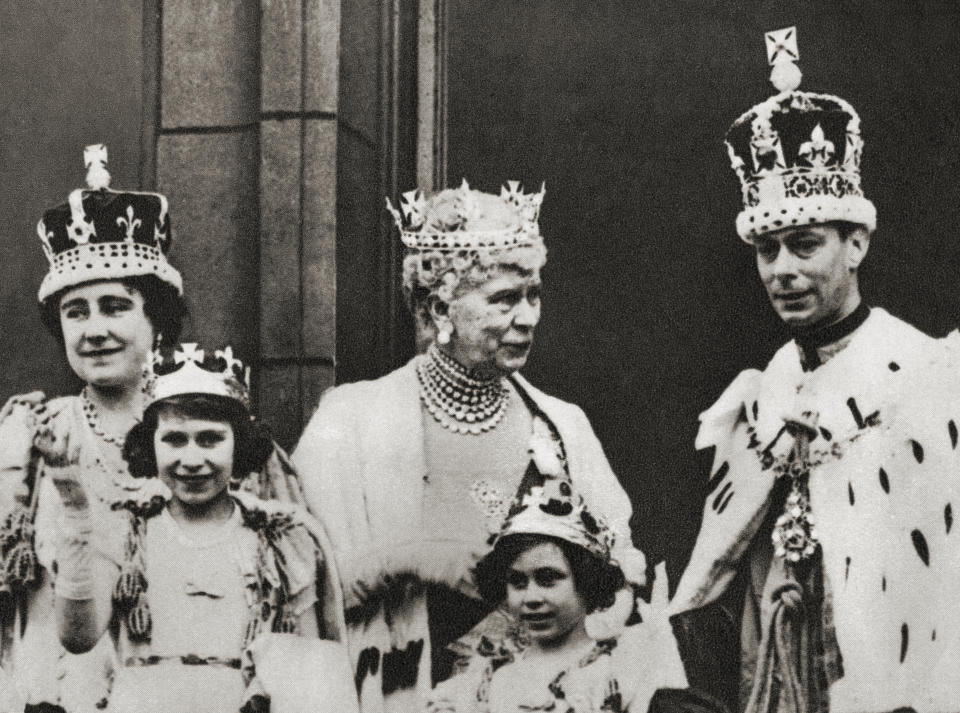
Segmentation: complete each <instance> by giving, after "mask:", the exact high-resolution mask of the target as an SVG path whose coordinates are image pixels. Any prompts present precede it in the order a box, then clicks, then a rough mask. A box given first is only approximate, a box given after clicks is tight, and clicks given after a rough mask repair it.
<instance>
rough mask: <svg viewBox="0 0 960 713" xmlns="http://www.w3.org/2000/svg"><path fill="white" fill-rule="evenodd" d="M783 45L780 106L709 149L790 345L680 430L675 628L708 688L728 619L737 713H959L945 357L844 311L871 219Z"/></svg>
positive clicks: (841, 132) (843, 145) (959, 619)
mask: <svg viewBox="0 0 960 713" xmlns="http://www.w3.org/2000/svg"><path fill="white" fill-rule="evenodd" d="M795 37H796V31H795V29H794V28H788V29H786V30H781V31H778V32H774V33H769V34H768V36H767V39H768V52H769V55H770V60H771V64H773V67H774V69H773V74H772V75H771V79H772V80H773V82H774V85H775V86H776V87H777V89H778V93H777V94H776V95H775V96H773V97H771V98H770V99H768V100H766V101H764V102H762V103H760V104H758V105H757V106H755V107H753V108H752V109H751V110H750V111H749V112H747V113H746V114H744V115H743V116H742V117H740V118H739V119H738V120H737V121H736V122H734V124H733V126H732V127H731V128H730V130H729V132H728V134H727V141H726V144H727V149H728V152H729V154H730V158H731V162H732V164H733V168H734V170H735V171H736V173H737V175H738V177H739V178H740V181H741V184H742V189H743V201H744V208H743V211H742V212H741V213H740V215H739V216H738V218H737V232H738V233H739V235H740V237H741V238H742V239H743V240H744V241H745V242H747V243H748V244H750V245H752V246H753V248H754V250H755V253H756V260H757V269H758V272H759V274H760V278H761V280H762V282H763V284H764V286H765V288H766V290H767V293H768V295H769V297H770V300H771V303H772V305H773V307H774V309H775V310H776V312H777V314H778V315H779V316H780V317H781V318H782V319H783V320H784V322H785V323H786V324H787V326H788V327H789V328H790V330H791V331H792V333H793V339H792V340H791V341H790V342H789V343H788V344H786V345H785V346H784V347H782V348H781V349H780V350H779V351H778V352H777V353H776V355H775V356H774V357H773V359H772V360H771V362H770V363H769V364H768V365H767V367H766V369H764V370H763V371H758V370H755V369H750V370H746V371H744V372H742V373H741V374H740V375H739V376H738V377H737V378H736V379H735V380H734V382H733V383H732V384H731V385H730V386H729V387H728V388H727V390H726V391H725V392H724V393H723V395H722V396H721V397H720V399H719V400H718V401H717V402H716V403H715V404H714V405H713V406H712V407H711V408H709V409H708V410H707V411H705V412H704V413H703V414H701V416H700V431H699V433H698V436H697V441H696V446H697V448H698V449H701V450H710V449H712V451H713V467H712V470H711V479H710V482H709V484H708V490H709V494H708V496H707V500H706V504H705V507H704V516H703V523H702V526H701V530H700V534H699V537H698V540H697V542H696V545H695V547H694V551H693V553H692V556H691V560H690V563H689V565H688V567H687V570H686V572H685V573H684V576H683V577H682V579H681V581H680V582H679V584H678V588H677V591H676V594H675V597H674V600H673V602H672V605H671V607H672V610H673V611H674V612H676V613H677V616H675V617H674V623H675V631H676V633H677V635H678V638H679V640H680V642H681V648H682V650H683V652H684V655H685V659H686V663H687V665H688V674H689V676H690V678H691V684H693V685H698V684H699V685H701V686H704V687H710V688H713V690H714V691H717V690H718V689H717V687H716V685H715V682H713V683H712V682H709V681H707V680H706V679H707V677H710V676H712V675H714V674H715V673H716V672H717V670H718V669H719V668H721V667H722V666H723V664H722V663H719V662H724V661H726V662H729V661H730V660H731V658H734V657H731V656H730V651H729V650H727V648H726V647H722V646H717V643H716V642H717V641H718V640H719V641H722V640H724V635H723V634H722V633H720V634H719V635H718V631H717V623H716V622H717V621H718V620H720V621H724V622H738V623H739V624H738V626H735V627H732V628H735V629H736V634H733V635H732V636H733V638H732V639H727V641H732V642H735V643H734V644H733V645H734V646H737V645H738V646H739V650H740V656H739V660H738V665H737V664H735V665H734V666H733V667H732V668H734V669H738V670H735V671H733V673H734V676H735V677H736V678H738V680H737V681H736V683H735V685H734V687H733V688H734V690H736V691H737V693H736V694H734V695H733V696H729V695H728V698H734V699H738V700H736V701H735V702H731V703H732V705H736V707H737V708H738V709H739V710H741V711H747V712H749V713H786V712H792V713H807V712H808V711H809V712H821V711H831V712H833V713H848V712H849V713H867V712H870V713H875V712H880V711H893V710H899V709H912V710H915V711H918V712H919V713H924V712H927V711H930V712H931V713H932V712H935V711H936V712H941V713H942V712H945V711H957V710H960V616H958V614H960V608H958V606H957V605H956V604H955V603H954V602H955V600H956V592H957V591H960V543H958V542H957V541H956V540H957V538H958V537H960V533H958V532H954V528H953V517H954V515H953V513H954V508H955V507H956V505H955V503H956V501H957V499H958V496H960V457H958V453H960V451H958V430H957V429H958V427H957V423H958V421H960V391H958V388H957V386H956V377H955V375H956V367H957V358H956V347H955V344H956V341H957V340H955V339H953V338H948V339H945V340H937V339H934V338H931V337H929V336H927V335H925V334H923V333H921V332H919V331H918V330H916V329H915V328H914V327H912V326H910V325H909V324H906V323H905V322H903V321H901V320H899V319H897V318H896V317H893V316H892V315H890V314H889V313H887V312H886V311H884V310H883V309H880V308H878V307H872V308H871V307H869V306H867V305H866V304H865V303H864V302H863V300H862V299H861V296H860V290H859V283H858V268H859V266H860V264H861V262H862V260H863V259H864V257H865V256H866V253H867V248H868V246H869V243H870V236H871V233H872V232H873V230H874V227H875V222H876V216H875V209H874V206H873V204H872V203H871V202H870V201H869V200H867V199H866V198H865V197H864V195H863V193H862V191H861V187H860V158H861V153H862V146H863V144H862V141H861V139H860V127H859V117H858V116H857V114H856V112H855V111H854V109H853V108H852V107H851V106H850V105H849V104H848V103H847V102H845V101H844V100H842V99H840V98H839V97H836V96H831V95H826V94H814V93H810V92H802V91H798V90H797V87H798V86H799V81H800V74H799V70H798V69H797V67H796V65H795V64H794V63H793V60H795V59H797V50H796V39H795ZM717 614H720V618H719V619H718V618H717ZM706 627H710V630H711V632H712V633H711V636H712V638H713V641H714V648H713V650H710V649H709V648H707V649H706V650H705V647H704V644H703V638H702V636H701V635H702V634H703V632H704V631H706V630H707V629H706ZM720 628H721V630H722V628H723V627H720ZM734 660H736V659H735V658H734ZM730 668H731V667H729V666H728V667H727V670H728V671H729V670H730ZM729 691H730V689H729V688H727V689H726V690H725V691H722V693H725V694H729Z"/></svg>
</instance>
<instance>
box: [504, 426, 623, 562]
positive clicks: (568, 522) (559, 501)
mask: <svg viewBox="0 0 960 713" xmlns="http://www.w3.org/2000/svg"><path fill="white" fill-rule="evenodd" d="M537 430H539V429H536V428H535V433H534V439H533V441H532V442H531V455H532V458H531V460H530V464H529V466H528V468H527V471H526V473H525V474H524V476H523V479H522V480H521V482H520V487H519V488H518V490H517V494H516V497H515V498H514V500H513V502H512V504H511V505H510V510H509V512H508V513H507V517H506V520H504V522H503V526H502V527H501V529H500V532H499V534H498V535H497V536H496V538H495V540H494V543H496V542H497V541H499V540H501V539H503V538H504V537H509V536H511V535H521V534H524V535H547V536H550V537H557V538H559V539H561V540H565V541H567V542H572V543H573V544H575V545H580V546H581V547H583V548H584V549H586V550H587V551H588V552H590V553H592V554H593V555H595V556H597V557H600V558H601V559H604V560H606V559H609V557H610V551H611V549H612V548H613V546H614V544H615V539H616V537H615V533H614V532H613V530H611V529H610V527H609V526H608V525H607V524H606V522H604V520H603V519H602V518H601V517H598V516H594V515H593V514H592V513H591V512H590V510H589V508H588V507H587V504H586V502H585V501H584V499H583V497H582V496H581V495H580V493H578V492H577V491H575V490H574V489H573V484H572V482H571V480H570V475H569V473H568V472H567V469H566V467H565V466H564V465H563V464H564V462H565V459H564V457H563V455H562V454H561V453H559V452H556V446H555V441H554V440H553V439H552V438H550V437H549V435H548V434H545V433H540V434H537V433H536V431H537Z"/></svg>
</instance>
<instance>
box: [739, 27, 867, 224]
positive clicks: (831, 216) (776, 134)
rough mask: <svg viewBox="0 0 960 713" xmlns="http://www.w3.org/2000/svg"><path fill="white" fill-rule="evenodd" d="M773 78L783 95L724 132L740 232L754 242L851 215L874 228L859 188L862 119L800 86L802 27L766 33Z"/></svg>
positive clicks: (851, 219)
mask: <svg viewBox="0 0 960 713" xmlns="http://www.w3.org/2000/svg"><path fill="white" fill-rule="evenodd" d="M766 42H767V57H768V60H769V63H770V65H772V67H773V70H772V71H771V74H770V80H771V82H772V83H773V85H774V87H775V88H776V89H777V90H778V93H777V94H775V95H774V96H772V97H770V98H769V99H767V100H766V101H764V102H761V103H760V104H757V105H756V106H754V107H753V108H752V109H750V111H748V112H747V113H745V114H744V115H743V116H741V117H740V118H739V119H737V120H736V121H735V122H734V123H733V125H732V126H731V127H730V129H729V130H728V131H727V137H726V147H727V152H728V153H729V155H730V162H731V167H732V168H733V170H734V171H735V172H736V173H737V177H738V178H739V179H740V183H741V189H742V193H743V210H742V211H741V212H740V214H739V215H738V216H737V233H738V234H739V235H740V237H741V238H742V239H743V240H745V241H747V242H750V241H751V240H752V239H753V238H755V237H756V236H758V235H762V234H764V233H768V232H771V231H774V230H780V229H781V228H789V227H791V226H795V225H804V224H811V223H826V222H829V221H834V220H838V221H839V220H842V221H849V222H851V223H859V224H861V225H864V226H866V228H867V230H869V231H872V230H873V229H874V228H875V227H876V221H877V212H876V209H875V208H874V205H873V203H871V202H870V201H869V200H867V199H866V198H865V197H864V195H863V190H862V189H861V186H860V158H861V155H862V153H863V140H862V139H861V138H860V117H859V116H858V115H857V112H856V111H854V109H853V107H852V106H850V104H849V103H847V102H846V101H844V100H843V99H841V98H840V97H837V96H833V95H830V94H814V93H811V92H801V91H798V90H797V88H798V87H799V86H800V80H801V76H802V75H801V73H800V70H799V68H798V67H797V65H796V61H797V60H798V59H799V57H800V55H799V52H798V50H797V30H796V28H795V27H787V28H785V29H782V30H776V31H774V32H768V33H767V34H766Z"/></svg>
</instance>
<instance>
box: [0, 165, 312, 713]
mask: <svg viewBox="0 0 960 713" xmlns="http://www.w3.org/2000/svg"><path fill="white" fill-rule="evenodd" d="M84 159H85V163H86V165H87V167H88V169H89V170H88V174H87V184H88V188H87V189H77V190H75V191H73V192H72V193H71V194H70V196H69V198H68V201H67V203H65V204H63V205H60V206H57V207H55V208H52V209H50V210H48V211H46V212H45V213H44V216H43V219H42V220H41V221H40V224H39V226H38V232H39V236H40V240H41V243H42V245H43V249H44V253H45V254H46V257H47V259H48V261H49V264H50V269H49V272H48V273H47V275H46V277H45V278H44V280H43V283H42V284H41V286H40V291H39V301H40V310H41V318H42V321H43V323H44V325H45V326H46V327H47V328H48V329H49V330H50V331H51V332H52V333H53V335H54V336H55V337H56V338H57V339H58V341H59V342H60V344H61V345H62V346H63V348H64V351H65V352H66V357H67V362H68V363H69V365H70V368H71V369H72V370H73V372H74V373H75V374H76V375H77V376H78V377H79V378H80V379H81V380H82V381H83V382H84V384H85V386H84V388H83V390H82V391H81V393H80V394H79V395H77V396H66V397H61V398H55V399H50V400H46V399H44V398H43V396H42V394H39V395H38V394H36V393H35V394H28V395H26V396H25V397H14V398H12V399H11V400H10V401H9V402H8V404H7V407H6V408H5V409H4V413H3V415H2V420H0V557H2V561H3V567H2V569H0V625H2V629H0V634H2V638H0V667H2V669H3V672H4V675H3V676H2V677H0V710H3V711H8V710H15V709H16V707H17V706H19V707H22V706H23V705H24V704H26V710H27V711H58V710H61V711H62V710H65V711H67V712H68V713H73V712H74V711H93V710H95V709H96V707H98V706H99V705H100V704H101V703H102V702H103V700H104V699H105V697H106V696H107V695H108V690H109V683H108V682H109V671H110V667H111V663H110V661H111V657H112V647H111V646H110V645H109V642H106V643H105V642H103V641H101V642H100V645H98V646H97V648H95V649H94V650H93V651H92V652H90V653H88V654H84V655H83V656H72V655H70V654H67V653H66V652H65V651H64V650H63V648H62V647H61V646H60V643H59V640H58V637H57V630H56V622H55V618H54V607H53V589H52V587H51V586H50V584H51V580H52V573H53V572H54V571H55V560H56V552H55V542H56V539H57V531H58V529H59V522H58V521H59V520H60V518H61V515H62V512H61V508H60V506H59V499H58V498H57V496H56V493H55V491H54V490H53V487H52V485H51V484H50V483H49V479H48V478H47V477H46V474H45V470H44V466H43V464H42V462H40V459H39V457H38V451H37V449H36V448H35V447H34V444H35V439H36V436H37V433H38V432H39V431H44V432H52V433H53V434H54V435H55V436H56V437H57V438H60V439H65V440H68V441H69V443H70V444H71V449H72V457H74V458H75V460H76V461H77V462H78V464H79V476H78V477H79V478H80V479H81V481H82V482H83V485H84V488H85V489H86V490H87V492H89V493H90V495H91V498H90V501H91V502H90V508H91V512H92V520H93V522H95V523H96V525H97V527H98V528H100V527H102V528H106V529H111V528H114V529H115V528H117V527H120V526H122V524H123V519H124V518H125V513H124V511H123V510H122V506H123V504H124V503H127V502H130V501H137V500H146V501H149V499H150V498H151V497H152V496H153V495H155V494H156V493H155V492H153V490H152V488H153V487H154V485H155V483H153V482H151V481H144V480H138V479H135V478H132V477H131V476H130V474H129V473H128V471H127V465H126V463H125V462H124V460H123V456H122V451H123V444H124V436H125V434H126V433H127V432H128V431H129V430H130V428H131V427H132V426H133V425H134V424H136V423H137V422H138V421H139V420H140V419H141V415H142V413H143V409H144V406H145V404H146V403H147V400H148V398H149V392H150V389H151V376H150V370H149V363H150V354H151V351H152V349H153V347H154V346H155V345H167V344H172V343H176V340H177V339H178V337H179V335H180V330H181V325H182V321H183V317H184V314H185V311H186V310H185V304H184V300H183V296H182V292H183V288H182V280H181V277H180V273H179V272H177V270H176V269H175V268H174V267H172V266H171V265H170V264H169V263H168V262H167V259H166V253H167V251H168V249H169V247H170V239H171V232H170V218H169V215H168V209H167V200H166V198H165V197H164V196H162V195H160V194H157V193H136V192H117V191H112V190H109V188H108V186H109V183H110V176H109V174H108V173H107V170H106V159H107V156H106V148H105V147H103V146H91V147H88V148H87V150H86V151H85V152H84ZM268 468H269V469H271V470H270V473H269V474H267V475H263V476H261V477H260V478H259V480H258V481H257V483H258V485H269V486H270V487H265V488H262V490H266V491H267V492H266V493H265V494H266V495H267V496H275V495H279V496H283V497H285V498H287V499H290V498H292V497H294V496H296V497H299V493H298V491H297V490H296V487H297V486H296V482H295V481H294V480H293V479H292V478H290V477H288V476H289V473H287V472H284V469H283V468H282V467H280V463H279V461H278V460H277V459H276V458H274V459H273V460H272V462H271V465H270V466H268ZM267 481H269V483H267ZM4 680H5V681H6V685H4V684H3V681H4Z"/></svg>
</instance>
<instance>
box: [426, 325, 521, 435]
mask: <svg viewBox="0 0 960 713" xmlns="http://www.w3.org/2000/svg"><path fill="white" fill-rule="evenodd" d="M417 379H418V380H419V381H420V400H421V401H422V402H423V405H424V406H426V408H427V410H428V411H429V412H430V414H431V415H432V416H433V418H434V419H435V420H436V421H437V423H439V424H440V425H441V426H443V427H444V428H446V429H448V430H450V431H453V432H454V433H470V434H473V435H479V434H481V433H484V432H485V431H489V430H490V429H492V428H493V427H494V426H496V425H497V424H498V423H499V422H500V420H501V419H502V418H503V414H504V413H506V410H507V401H508V399H509V396H510V392H509V391H508V390H507V388H506V387H505V386H504V384H503V379H502V378H501V377H499V376H495V377H493V378H491V379H478V378H477V377H476V376H473V375H472V374H471V373H470V371H468V370H467V369H466V368H464V367H463V366H461V365H460V364H458V363H457V362H456V361H455V360H454V359H452V358H450V357H449V356H447V355H446V354H444V353H443V352H442V351H440V348H439V347H437V345H436V344H435V343H434V344H431V345H430V348H429V349H427V353H426V354H425V355H424V356H422V357H421V358H420V359H419V360H418V361H417Z"/></svg>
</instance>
